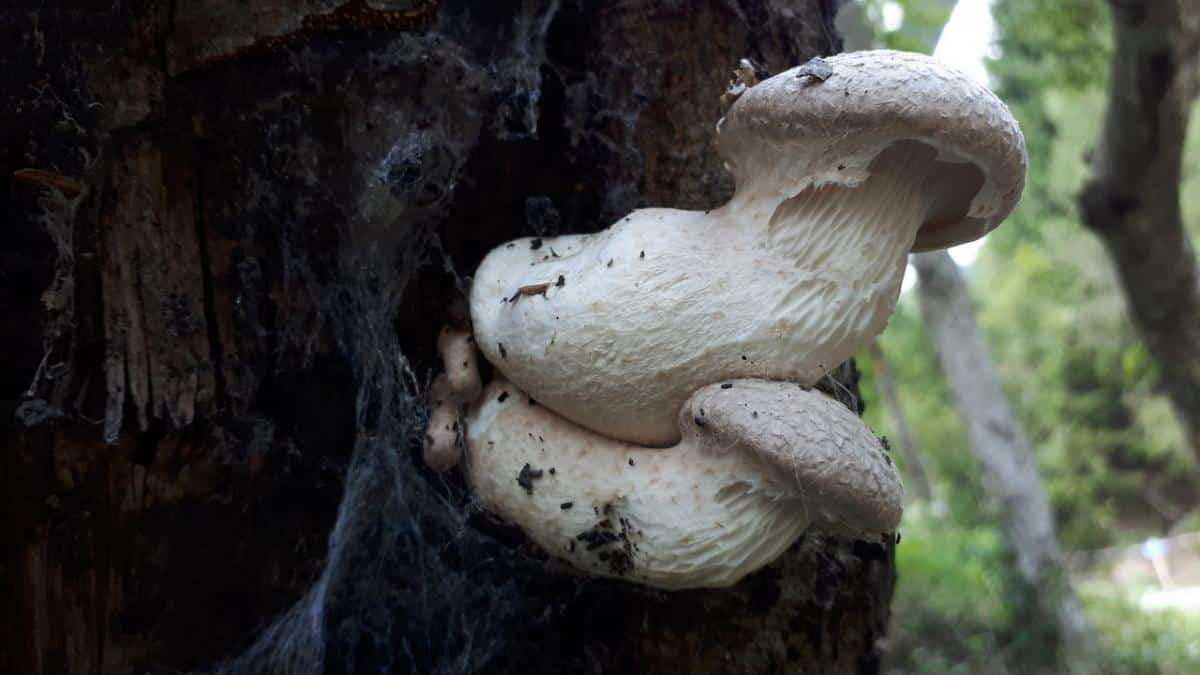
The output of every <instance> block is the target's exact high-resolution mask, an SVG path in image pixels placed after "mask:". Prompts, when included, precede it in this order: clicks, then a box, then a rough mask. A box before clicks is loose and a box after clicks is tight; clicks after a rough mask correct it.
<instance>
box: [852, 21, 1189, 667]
mask: <svg viewBox="0 0 1200 675" xmlns="http://www.w3.org/2000/svg"><path fill="white" fill-rule="evenodd" d="M1186 4H1187V3H1184V5H1186ZM839 21H841V22H842V25H840V26H839V28H840V29H841V31H842V34H843V35H844V36H845V37H846V42H847V44H846V49H847V50H851V49H864V48H869V47H872V46H887V47H893V48H898V49H906V50H912V51H925V52H930V51H932V52H933V53H934V55H935V56H936V57H937V58H939V59H942V60H944V61H946V62H948V63H951V64H953V65H955V66H957V67H958V68H960V69H962V70H963V71H965V72H967V73H969V74H970V75H971V76H973V77H975V78H977V79H979V80H980V81H983V82H986V83H987V84H988V85H989V86H990V87H991V88H993V89H994V90H996V91H997V92H998V93H999V94H1000V96H1001V98H1003V99H1004V100H1005V101H1006V102H1007V103H1008V105H1009V106H1010V107H1011V108H1012V110H1013V112H1014V114H1015V115H1016V116H1017V118H1018V119H1019V120H1020V122H1021V124H1022V128H1023V129H1024V131H1025V134H1026V137H1027V143H1028V146H1029V153H1030V171H1029V180H1028V187H1027V189H1026V193H1025V197H1024V199H1023V202H1022V204H1021V206H1020V207H1019V209H1018V210H1017V212H1016V213H1015V214H1014V215H1013V216H1012V217H1011V218H1010V219H1009V220H1008V221H1007V222H1006V223H1005V224H1003V225H1002V226H1001V227H1000V228H999V229H997V230H996V231H995V232H993V233H992V234H991V235H989V236H988V237H986V238H985V239H983V240H980V241H978V242H974V243H972V244H968V245H965V246H959V247H956V248H955V249H953V250H952V251H951V255H952V256H953V258H954V260H955V262H956V263H957V264H958V265H959V267H960V270H961V271H962V272H963V275H964V277H965V278H966V279H967V281H968V283H969V287H970V292H971V297H972V300H973V303H974V307H975V310H976V312H977V313H976V319H977V321H978V323H979V326H980V329H981V330H982V332H983V335H984V337H985V338H986V342H987V344H988V346H989V347H990V351H991V356H992V358H993V360H994V361H995V365H996V369H997V372H998V374H999V376H1000V379H1001V381H1002V384H1003V386H1004V390H1005V393H1006V394H1007V397H1008V400H1009V402H1010V403H1011V404H1012V406H1013V409H1014V412H1015V413H1016V417H1017V420H1018V422H1019V423H1020V425H1021V426H1022V427H1023V429H1024V433H1025V435H1026V436H1027V437H1028V438H1029V441H1030V445H1031V446H1032V449H1033V451H1034V454H1035V456H1036V458H1037V462H1038V467H1039V469H1040V471H1041V476H1042V481H1043V483H1044V485H1045V488H1046V492H1047V494H1048V496H1049V499H1050V501H1051V505H1052V508H1053V512H1054V515H1055V517H1056V519H1057V527H1058V536H1059V540H1060V543H1061V547H1062V549H1063V551H1064V557H1065V559H1066V564H1067V567H1068V570H1069V574H1070V579H1071V581H1072V584H1073V585H1074V587H1075V590H1076V592H1077V593H1078V594H1079V595H1080V597H1081V599H1082V601H1083V603H1084V606H1085V609H1086V611H1087V614H1088V617H1089V620H1090V621H1091V623H1092V624H1093V626H1094V628H1095V631H1096V635H1097V646H1096V653H1097V654H1098V655H1100V658H1099V662H1100V664H1101V666H1100V667H1101V670H1102V672H1113V673H1170V674H1181V675H1182V674H1192V673H1200V511H1198V509H1197V505H1198V503H1200V497H1198V496H1200V489H1198V486H1200V472H1198V470H1197V465H1196V463H1195V461H1194V459H1193V455H1192V453H1191V450H1190V448H1188V446H1187V444H1186V442H1185V440H1184V438H1183V435H1182V433H1181V432H1180V427H1179V424H1178V423H1177V421H1176V420H1175V419H1174V416H1173V414H1172V409H1171V405H1170V402H1169V400H1168V399H1167V397H1166V396H1165V395H1163V394H1162V393H1161V387H1160V378H1159V373H1158V370H1157V368H1156V366H1155V365H1154V364H1153V362H1152V360H1151V358H1150V357H1149V355H1148V353H1147V351H1146V349H1145V347H1144V346H1143V345H1142V343H1141V341H1140V339H1139V335H1138V334H1137V331H1136V330H1135V328H1134V326H1133V325H1132V323H1131V322H1130V320H1129V318H1128V317H1129V315H1128V310H1127V307H1126V306H1125V303H1124V300H1123V297H1122V293H1121V289H1120V287H1119V285H1118V283H1117V280H1116V276H1115V274H1114V270H1113V268H1112V264H1111V263H1110V261H1109V258H1108V256H1107V255H1106V254H1105V252H1104V250H1103V247H1102V246H1101V244H1100V242H1099V241H1098V240H1097V239H1096V237H1095V236H1094V235H1093V234H1092V233H1091V232H1089V231H1088V230H1087V229H1086V228H1085V227H1084V226H1083V225H1082V224H1081V219H1080V216H1079V213H1078V210H1077V206H1076V199H1077V195H1078V193H1079V190H1080V189H1081V187H1082V186H1083V184H1084V182H1085V180H1086V178H1087V175H1088V166H1087V157H1088V153H1089V150H1090V149H1091V148H1092V147H1094V146H1095V144H1096V142H1097V139H1098V137H1099V134H1100V131H1101V128H1100V127H1101V122H1102V120H1103V116H1104V110H1105V105H1106V98H1105V97H1106V91H1107V88H1108V64H1109V62H1110V59H1111V57H1112V51H1111V50H1112V33H1111V23H1110V21H1111V19H1110V14H1109V8H1108V4H1107V3H1106V2H1104V1H1103V0H1062V1H1061V2H1059V1H1056V2H1045V1H1043V0H996V1H995V2H988V1H987V0H962V1H961V2H958V3H957V4H956V3H954V2H953V1H952V0H887V1H877V0H863V1H862V2H858V3H853V2H851V3H848V4H847V6H844V7H843V11H842V12H841V14H840V15H839ZM1192 119H1193V124H1192V125H1191V129H1192V133H1191V134H1190V135H1189V136H1188V139H1187V143H1186V147H1185V156H1184V178H1183V185H1182V190H1181V192H1182V195H1183V204H1182V207H1183V212H1184V219H1185V223H1187V224H1188V225H1189V227H1190V228H1191V229H1190V235H1191V237H1192V241H1193V242H1195V241H1196V240H1197V236H1200V227H1197V226H1200V171H1198V170H1197V169H1198V168H1200V147H1198V146H1200V137H1198V134H1197V133H1196V132H1195V129H1196V128H1197V124H1195V122H1196V121H1197V119H1196V115H1195V114H1193V115H1192ZM916 276H917V275H916V273H915V271H914V270H913V269H912V267H911V266H910V267H909V273H908V275H907V277H906V279H905V286H904V288H905V292H904V294H903V295H902V298H901V302H900V306H899V308H898V310H897V312H896V315H895V317H894V318H893V319H892V322H891V324H890V326H889V327H888V330H887V331H886V333H885V334H884V335H883V336H882V337H881V338H880V341H879V349H878V350H872V352H871V353H869V354H865V355H862V356H860V359H859V363H860V366H861V367H862V369H863V371H864V373H865V377H864V380H863V382H864V386H863V392H864V396H865V397H866V398H867V413H866V416H867V419H868V421H869V422H870V423H871V425H872V426H873V427H874V428H875V429H877V430H880V431H881V432H882V433H886V434H887V435H888V436H889V438H890V439H891V441H892V445H893V448H894V449H895V446H896V444H897V443H898V442H904V436H905V435H904V434H903V433H902V431H901V427H900V425H901V424H906V426H907V427H908V429H909V432H910V433H909V434H908V436H909V437H910V439H909V441H908V442H909V443H910V444H911V446H912V447H910V448H908V449H907V450H908V452H907V453H905V452H896V453H894V454H896V455H897V457H898V459H899V460H900V461H901V462H903V463H905V464H906V466H904V467H903V468H904V471H905V476H906V485H908V487H909V495H910V496H909V505H908V507H907V510H906V513H905V520H904V530H903V539H902V543H901V544H900V545H899V547H898V548H897V554H898V560H899V573H900V580H899V583H898V586H897V595H896V602H895V604H894V606H893V623H892V628H891V633H890V637H889V644H888V654H889V656H888V665H887V670H888V672H892V673H900V672H905V673H1017V672H1020V673H1025V672H1052V668H1053V666H1051V665H1048V662H1047V659H1046V655H1045V653H1044V652H1045V650H1044V649H1042V647H1041V645H1042V644H1043V643H1042V642H1040V640H1041V637H1040V636H1039V635H1038V634H1037V629H1036V627H1035V626H1034V625H1033V624H1034V623H1035V622H1033V621H1031V620H1030V617H1031V616H1032V611H1031V609H1030V608H1031V606H1032V603H1034V602H1035V601H1036V598H1030V597H1028V591H1026V590H1022V588H1023V586H1022V585H1021V584H1020V583H1019V582H1018V581H1017V580H1016V574H1015V572H1014V571H1013V567H1014V565H1013V556H1012V551H1011V549H1010V546H1009V543H1008V542H1007V541H1006V538H1005V536H1004V528H1003V526H1002V523H1001V518H1000V515H999V513H998V510H997V509H996V508H995V505H994V504H991V503H989V501H988V500H987V499H986V498H984V497H983V495H984V494H985V490H984V488H983V485H982V478H981V470H980V468H979V465H978V464H977V462H976V460H975V458H974V456H973V455H972V453H971V451H970V446H969V441H968V438H967V435H966V432H965V430H964V426H963V423H962V421H961V419H960V415H959V413H958V411H957V410H956V407H955V401H954V398H953V395H952V393H951V391H950V389H949V388H948V387H947V384H946V382H945V379H944V376H943V374H942V371H941V369H940V366H939V362H938V358H937V353H936V351H935V347H934V345H933V343H932V342H931V339H930V336H929V335H928V334H927V332H926V328H925V326H924V322H923V320H922V316H921V313H920V302H921V300H920V297H919V293H917V292H916V284H917V279H916ZM883 367H887V368H888V369H889V370H890V371H891V372H892V374H893V375H894V376H893V377H891V378H887V379H888V381H891V382H892V386H894V388H895V391H893V392H891V394H892V397H893V399H894V400H895V401H897V402H898V405H896V406H891V405H889V402H888V401H887V400H886V399H885V393H886V392H883V391H881V389H880V377H879V375H880V373H881V368H883ZM898 418H902V419H898ZM912 458H915V459H916V461H918V462H920V463H921V465H922V466H921V467H919V468H915V467H913V466H912V464H913V460H912ZM915 469H919V470H922V471H923V472H924V473H925V474H926V475H928V482H929V484H930V489H931V492H932V496H931V497H930V498H928V499H922V498H920V497H919V496H916V495H914V494H913V493H914V490H913V489H912V487H913V478H914V470H915Z"/></svg>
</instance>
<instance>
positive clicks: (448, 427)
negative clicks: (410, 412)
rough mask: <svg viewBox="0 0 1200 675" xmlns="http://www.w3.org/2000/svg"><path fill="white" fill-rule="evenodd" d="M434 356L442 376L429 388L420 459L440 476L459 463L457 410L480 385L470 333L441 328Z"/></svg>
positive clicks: (472, 397) (460, 429) (460, 435)
mask: <svg viewBox="0 0 1200 675" xmlns="http://www.w3.org/2000/svg"><path fill="white" fill-rule="evenodd" d="M438 352H439V353H440V354H441V355H442V365H443V367H444V368H445V372H444V373H442V374H441V375H438V376H437V378H435V379H434V381H433V385H432V386H430V388H429V422H428V424H427V426H426V430H425V453H424V459H425V464H426V465H428V466H429V468H431V469H433V470H434V471H438V472H442V471H449V470H450V469H452V468H454V467H455V466H456V465H458V462H459V460H460V459H462V448H463V443H464V439H465V435H464V433H463V432H464V429H463V423H462V420H461V415H460V410H459V407H460V406H461V405H462V404H464V403H470V402H471V401H474V400H475V399H477V398H479V392H480V390H481V389H482V388H483V383H482V381H481V380H480V379H479V367H478V366H477V365H476V363H475V345H474V341H473V339H472V338H471V334H470V332H468V331H465V330H461V329H454V328H450V327H446V328H443V329H442V332H441V334H440V335H438Z"/></svg>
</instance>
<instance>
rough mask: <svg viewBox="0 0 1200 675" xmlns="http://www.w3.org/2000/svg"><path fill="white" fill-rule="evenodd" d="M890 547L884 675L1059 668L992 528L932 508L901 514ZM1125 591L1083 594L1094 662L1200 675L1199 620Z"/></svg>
mask: <svg viewBox="0 0 1200 675" xmlns="http://www.w3.org/2000/svg"><path fill="white" fill-rule="evenodd" d="M903 534H904V536H903V539H902V540H901V542H900V545H899V546H897V547H896V558H897V563H898V565H899V567H900V583H899V584H898V586H897V588H896V596H895V599H894V600H893V602H892V623H891V626H890V628H889V635H888V650H887V658H886V663H885V668H884V671H885V672H888V673H912V674H916V673H921V674H924V675H968V674H971V675H975V674H993V673H994V674H996V675H1000V674H1003V673H1031V674H1033V673H1037V674H1045V675H1049V674H1050V673H1056V672H1061V669H1060V668H1059V667H1058V664H1055V663H1052V662H1048V659H1051V658H1053V657H1052V650H1050V649H1048V648H1046V647H1045V646H1044V645H1045V642H1044V641H1045V636H1039V635H1036V634H1032V633H1031V632H1030V630H1031V628H1032V627H1031V626H1030V625H1029V623H1028V622H1026V621H1023V620H1022V617H1023V616H1024V615H1025V612H1024V611H1023V610H1022V609H1021V608H1022V606H1024V603H1027V602H1028V601H1029V598H1027V597H1026V596H1024V595H1023V592H1022V590H1021V589H1020V586H1019V584H1018V583H1017V582H1016V581H1015V580H1014V579H1013V578H1012V577H1011V576H1008V575H1005V574H1004V572H1003V570H1006V569H1008V568H1009V567H1010V566H1009V564H1008V563H1009V560H1008V553H1007V549H1006V547H1005V546H1004V543H1003V541H1002V540H1001V538H1000V536H999V534H998V531H997V528H996V527H995V526H994V525H993V524H987V523H984V524H979V525H976V526H973V527H965V526H963V525H962V524H961V523H960V522H958V519H957V518H956V517H954V514H953V512H950V511H945V512H944V513H941V514H935V513H934V509H932V508H930V507H929V506H928V505H926V506H924V507H917V508H915V509H910V511H909V512H908V513H906V514H905V525H904V530H903ZM1130 590H1131V591H1132V592H1131V593H1128V594H1126V593H1114V592H1113V590H1112V589H1111V588H1109V587H1105V588H1102V589H1099V590H1097V591H1089V590H1088V589H1083V593H1082V596H1083V601H1084V605H1085V608H1086V610H1087V612H1088V616H1089V618H1090V619H1091V620H1092V623H1093V625H1094V626H1095V629H1096V638H1097V639H1096V642H1097V648H1096V654H1097V657H1096V661H1097V664H1098V666H1099V668H1100V672H1103V673H1106V674H1109V675H1152V674H1158V675H1185V674H1186V675H1191V674H1193V673H1200V617H1198V616H1196V615H1194V614H1184V613H1181V612H1174V611H1160V612H1146V611H1143V610H1141V609H1139V608H1138V607H1137V606H1136V604H1135V603H1134V602H1133V600H1132V599H1131V598H1134V597H1136V592H1138V591H1140V590H1141V589H1130Z"/></svg>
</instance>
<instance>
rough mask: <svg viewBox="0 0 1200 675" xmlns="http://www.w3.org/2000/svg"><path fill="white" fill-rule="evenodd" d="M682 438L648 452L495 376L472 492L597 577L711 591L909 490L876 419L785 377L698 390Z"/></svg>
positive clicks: (873, 518)
mask: <svg viewBox="0 0 1200 675" xmlns="http://www.w3.org/2000/svg"><path fill="white" fill-rule="evenodd" d="M678 419H679V425H680V427H681V431H682V440H681V441H680V442H679V443H678V444H677V445H675V446H673V447H670V448H646V447H644V446H639V445H635V444H632V443H626V442H622V441H617V440H614V439H611V438H607V437H605V436H601V435H600V434H597V433H594V432H591V431H588V430H587V429H584V428H583V427H580V426H578V425H576V424H574V423H572V422H570V421H568V420H566V419H565V418H563V417H561V416H559V415H557V414H555V413H554V412H553V411H551V410H549V409H547V408H545V407H543V406H542V405H539V404H537V403H535V402H533V401H532V400H531V399H530V398H529V397H528V396H527V395H526V394H525V393H524V392H522V391H521V390H520V389H518V388H517V387H516V386H515V385H513V384H511V383H509V382H507V381H505V380H504V379H503V378H502V377H500V378H497V379H496V380H494V381H493V382H492V383H491V384H490V385H488V387H487V388H486V389H485V390H484V393H483V396H482V398H481V399H480V400H479V401H478V402H476V404H475V405H473V406H471V410H470V413H469V416H468V424H467V434H468V450H467V455H466V462H465V469H466V478H467V481H468V483H469V484H470V486H471V490H472V492H473V493H474V494H475V495H476V496H477V497H478V498H479V500H480V503H481V504H482V505H483V506H484V507H485V508H487V509H488V510H489V511H490V512H492V513H494V514H496V515H498V516H500V517H502V518H504V519H506V520H508V521H509V522H512V523H514V524H516V525H518V526H519V527H521V529H522V530H523V531H524V532H525V534H526V535H527V536H528V537H529V538H530V539H531V540H532V541H534V542H535V543H537V544H538V545H539V546H541V547H542V548H543V549H544V550H545V551H546V552H548V553H550V554H551V555H553V556H556V557H558V558H561V559H563V560H565V561H567V562H569V563H570V564H571V565H573V566H575V567H576V568H578V569H581V570H584V571H586V572H588V573H591V574H596V575H601V576H610V577H619V578H625V579H629V580H631V581H636V582H638V583H642V584H646V585H650V586H655V587H658V588H668V589H672V588H698V587H708V588H717V587H723V586H728V585H730V584H733V583H735V582H737V581H738V580H739V579H741V578H742V577H743V576H745V575H746V574H748V573H750V572H753V571H754V570H757V569H759V568H761V567H762V566H764V565H766V564H768V563H770V562H771V561H772V560H774V559H775V558H776V557H778V556H779V555H780V554H781V553H783V552H784V551H785V550H787V548H788V547H789V546H791V544H792V543H793V542H794V541H795V540H796V538H797V537H799V536H800V534H802V533H803V532H804V531H805V530H806V529H807V528H809V527H810V526H813V527H817V528H819V529H821V530H823V531H826V532H834V533H842V534H849V535H851V536H857V537H864V538H876V537H879V536H880V535H881V534H882V533H886V532H891V531H894V529H895V527H896V525H897V524H898V523H899V520H900V511H901V502H902V498H903V488H902V487H901V485H900V479H899V475H898V473H897V471H896V468H895V467H894V466H893V465H892V463H891V460H890V459H889V458H888V457H887V455H886V453H884V451H883V449H882V448H881V444H880V442H879V440H878V439H877V438H876V437H875V436H874V435H873V434H872V433H871V431H870V429H868V428H867V427H866V425H865V424H863V422H862V421H861V420H860V419H859V418H858V417H857V416H856V415H855V414H854V413H853V412H851V411H850V410H849V409H847V408H846V407H845V406H843V405H841V404H840V403H837V402H836V401H834V400H832V399H830V398H829V397H827V396H825V395H824V394H820V393H818V392H815V391H812V390H806V389H802V388H800V387H798V386H796V385H794V384H789V383H785V382H769V381H764V380H734V381H731V382H727V383H723V384H717V385H713V386H710V387H704V388H703V389H701V390H700V391H698V392H696V394H695V395H694V396H693V397H692V398H691V399H690V400H689V401H688V402H687V404H685V405H684V406H683V408H682V409H681V412H680V414H679V418H678Z"/></svg>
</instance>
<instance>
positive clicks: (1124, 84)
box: [1079, 0, 1200, 456]
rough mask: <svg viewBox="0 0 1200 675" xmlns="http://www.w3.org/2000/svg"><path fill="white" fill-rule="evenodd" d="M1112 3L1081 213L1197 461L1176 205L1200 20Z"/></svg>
mask: <svg viewBox="0 0 1200 675" xmlns="http://www.w3.org/2000/svg"><path fill="white" fill-rule="evenodd" d="M1109 4H1110V6H1111V7H1112V12H1113V29H1114V36H1115V43H1114V49H1113V60H1112V73H1111V84H1110V87H1109V99H1108V110H1107V112H1106V114H1105V119H1104V126H1103V129H1102V131H1101V135H1100V139H1099V141H1098V143H1097V145H1096V148H1095V151H1094V153H1093V154H1092V157H1091V177H1090V178H1089V179H1088V181H1087V184H1086V185H1084V187H1083V190H1082V191H1081V192H1080V194H1079V207H1080V212H1081V214H1082V217H1083V221H1084V224H1085V225H1086V226H1087V227H1088V228H1090V229H1091V230H1092V231H1093V232H1095V233H1096V234H1097V235H1098V236H1099V237H1100V239H1101V240H1102V241H1103V242H1104V244H1105V247H1106V248H1107V249H1108V252H1109V254H1110V255H1111V257H1112V259H1113V262H1114V264H1115V266H1116V270H1117V275H1118V277H1119V278H1120V281H1121V286H1122V288H1123V289H1124V293H1125V297H1126V300H1127V302H1128V304H1129V311H1130V314H1131V315H1132V317H1133V321H1134V323H1135V324H1136V325H1137V328H1138V330H1139V331H1140V332H1141V335H1142V339H1143V340H1144V341H1145V343H1146V347H1147V348H1148V350H1149V352H1150V354H1151V355H1152V356H1153V358H1154V359H1155V361H1156V362H1157V363H1158V367H1159V371H1160V373H1161V377H1162V384H1163V388H1164V389H1165V391H1166V393H1167V395H1168V396H1169V397H1170V399H1171V402H1172V404H1173V406H1174V409H1175V414H1176V416H1177V417H1178V419H1179V422H1180V424H1181V425H1182V427H1183V431H1184V435H1185V438H1186V439H1187V441H1188V444H1189V445H1190V446H1191V448H1192V452H1193V453H1196V454H1197V456H1200V275H1198V274H1197V270H1196V255H1195V252H1194V251H1193V250H1192V246H1191V243H1190V242H1189V241H1188V237H1187V233H1186V232H1185V231H1184V227H1183V218H1182V215H1181V213H1180V205H1179V184H1180V172H1181V162H1182V155H1183V145H1184V138H1185V136H1186V133H1187V118H1188V112H1189V110H1190V108H1191V105H1192V100H1193V99H1194V98H1195V96H1196V93H1197V78H1196V63H1195V59H1196V54H1197V44H1198V38H1200V11H1196V9H1194V8H1193V9H1187V10H1185V9H1184V7H1185V5H1186V6H1188V7H1191V4H1192V0H1147V1H1146V2H1129V1H1128V0H1110V2H1109Z"/></svg>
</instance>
